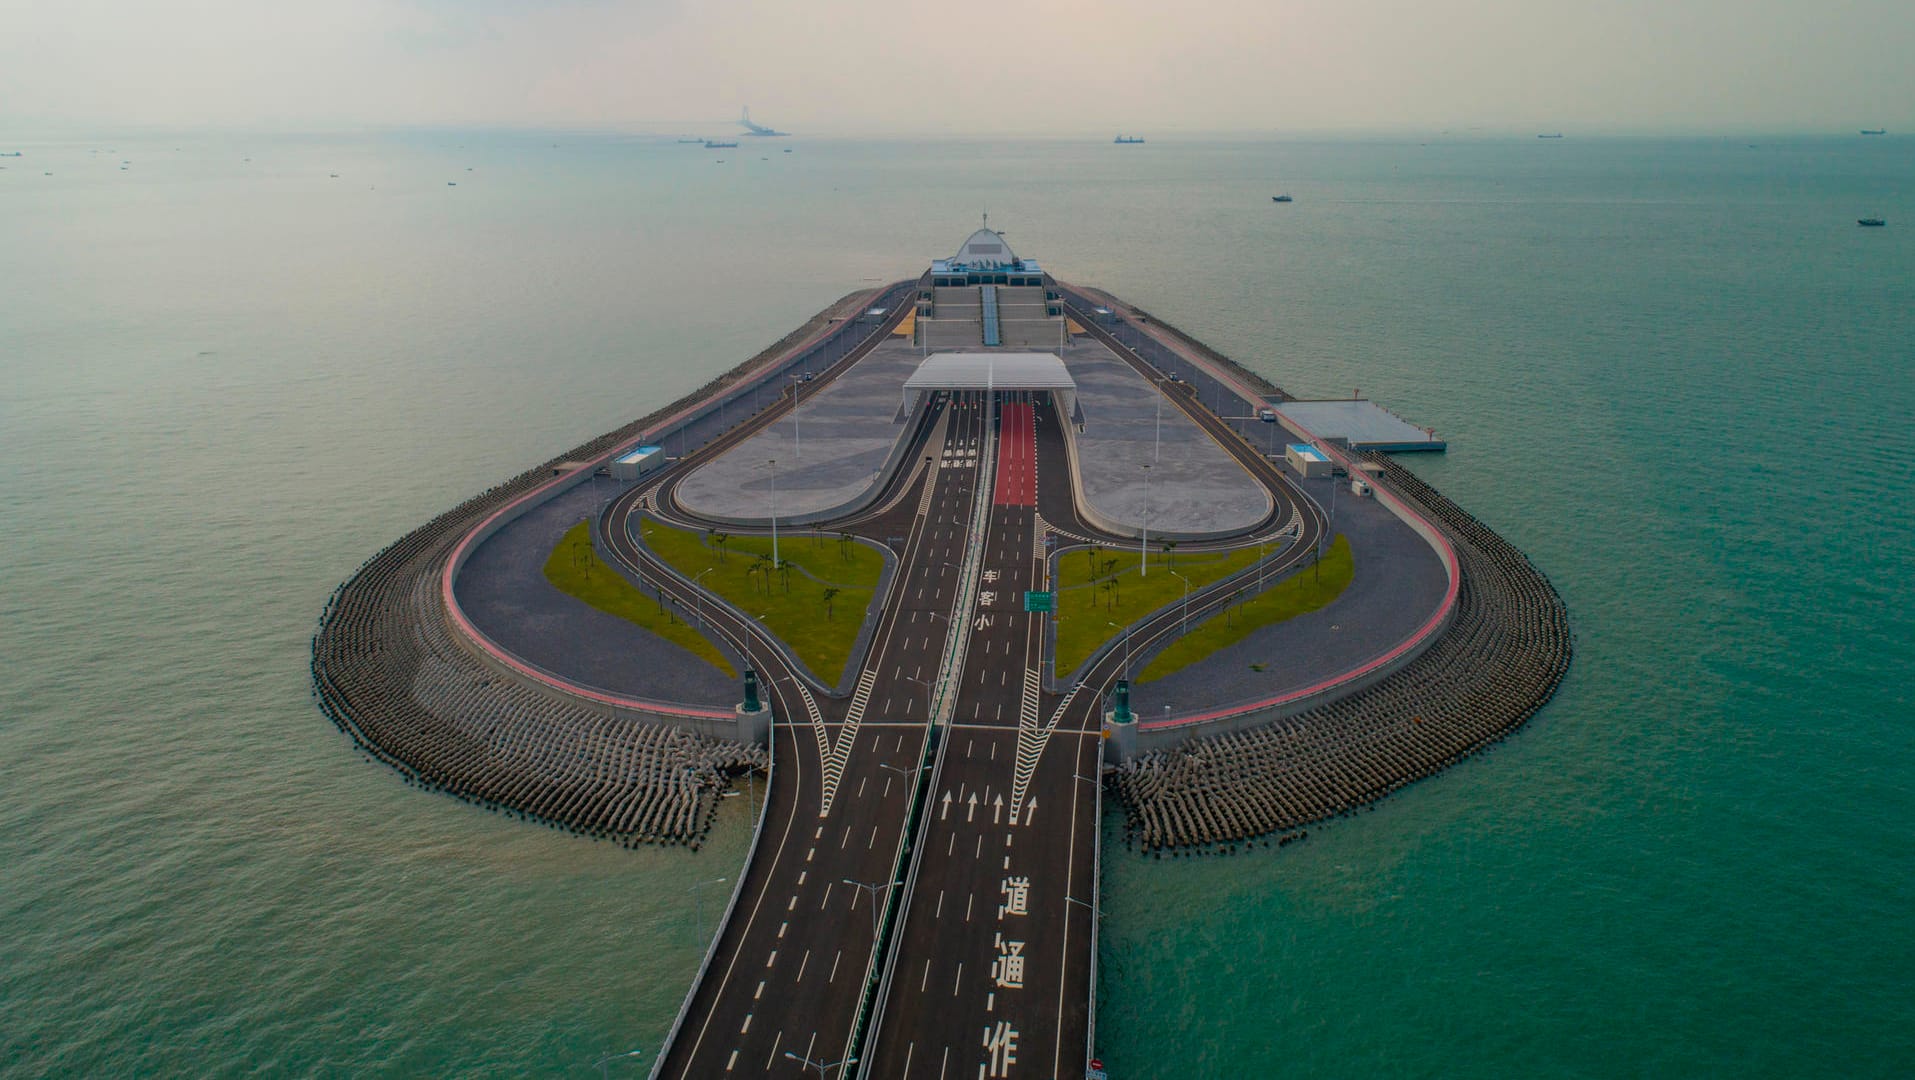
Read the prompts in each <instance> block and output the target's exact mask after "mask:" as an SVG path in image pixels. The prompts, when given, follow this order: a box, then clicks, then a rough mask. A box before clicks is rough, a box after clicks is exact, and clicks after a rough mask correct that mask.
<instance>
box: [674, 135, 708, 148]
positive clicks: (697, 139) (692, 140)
mask: <svg viewBox="0 0 1915 1080" xmlns="http://www.w3.org/2000/svg"><path fill="white" fill-rule="evenodd" d="M678 141H679V142H681V143H690V144H692V145H693V146H699V145H702V144H703V143H704V141H705V139H704V137H703V136H699V135H694V136H692V137H691V138H689V139H680V140H678Z"/></svg>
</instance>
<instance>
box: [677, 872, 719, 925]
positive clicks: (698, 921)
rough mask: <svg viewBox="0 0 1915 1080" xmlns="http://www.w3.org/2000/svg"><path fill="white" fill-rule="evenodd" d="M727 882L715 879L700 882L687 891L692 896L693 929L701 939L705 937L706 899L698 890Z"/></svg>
mask: <svg viewBox="0 0 1915 1080" xmlns="http://www.w3.org/2000/svg"><path fill="white" fill-rule="evenodd" d="M725 881H726V879H725V878H713V879H711V880H710V881H700V882H698V883H696V884H694V885H692V886H691V887H690V888H688V889H686V890H685V891H686V892H688V893H691V894H692V920H693V921H692V928H693V931H694V932H695V933H696V934H697V935H698V936H699V937H701V938H702V937H704V936H705V897H704V895H703V894H701V893H700V892H699V891H698V890H700V889H702V888H704V887H705V886H707V885H723V884H724V883H725Z"/></svg>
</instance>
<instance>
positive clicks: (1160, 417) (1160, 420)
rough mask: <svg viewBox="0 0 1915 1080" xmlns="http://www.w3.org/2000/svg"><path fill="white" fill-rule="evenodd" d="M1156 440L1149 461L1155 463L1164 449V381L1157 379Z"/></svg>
mask: <svg viewBox="0 0 1915 1080" xmlns="http://www.w3.org/2000/svg"><path fill="white" fill-rule="evenodd" d="M1155 381H1156V383H1157V440H1156V442H1155V443H1153V444H1152V446H1151V448H1150V460H1151V461H1153V462H1154V461H1157V460H1159V458H1160V456H1161V455H1162V453H1163V449H1164V380H1162V379H1157V380H1155Z"/></svg>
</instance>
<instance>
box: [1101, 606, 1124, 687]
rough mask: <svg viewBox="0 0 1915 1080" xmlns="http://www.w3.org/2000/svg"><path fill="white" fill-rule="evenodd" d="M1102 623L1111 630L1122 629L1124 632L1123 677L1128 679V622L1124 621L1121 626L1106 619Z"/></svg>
mask: <svg viewBox="0 0 1915 1080" xmlns="http://www.w3.org/2000/svg"><path fill="white" fill-rule="evenodd" d="M1104 625H1105V626H1108V627H1110V628H1111V629H1113V630H1122V631H1123V632H1124V678H1126V679H1128V678H1130V624H1129V623H1125V624H1124V625H1122V626H1118V625H1117V624H1116V623H1114V622H1111V621H1110V620H1108V619H1106V620H1105V621H1104Z"/></svg>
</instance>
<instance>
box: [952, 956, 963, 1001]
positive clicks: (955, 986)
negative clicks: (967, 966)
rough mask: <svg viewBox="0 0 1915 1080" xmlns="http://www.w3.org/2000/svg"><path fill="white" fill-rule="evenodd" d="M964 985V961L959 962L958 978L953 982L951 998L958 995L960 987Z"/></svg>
mask: <svg viewBox="0 0 1915 1080" xmlns="http://www.w3.org/2000/svg"><path fill="white" fill-rule="evenodd" d="M963 985H964V961H962V960H960V961H958V969H957V978H955V979H952V980H951V996H952V997H956V996H957V995H958V987H960V986H963Z"/></svg>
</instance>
